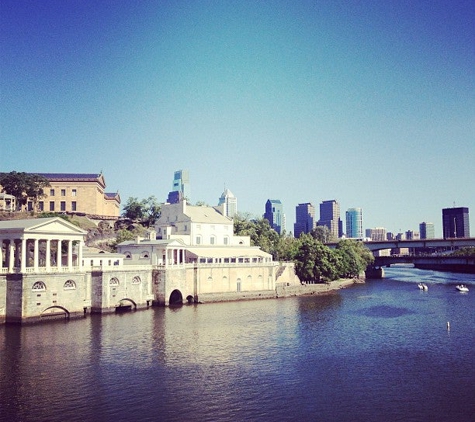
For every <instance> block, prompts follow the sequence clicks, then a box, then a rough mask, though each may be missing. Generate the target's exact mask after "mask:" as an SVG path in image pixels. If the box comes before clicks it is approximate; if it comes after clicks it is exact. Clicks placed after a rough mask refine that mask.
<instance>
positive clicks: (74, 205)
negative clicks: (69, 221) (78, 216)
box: [71, 201, 77, 211]
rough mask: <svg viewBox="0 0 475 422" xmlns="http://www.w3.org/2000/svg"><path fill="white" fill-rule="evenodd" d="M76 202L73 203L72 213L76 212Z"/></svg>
mask: <svg viewBox="0 0 475 422" xmlns="http://www.w3.org/2000/svg"><path fill="white" fill-rule="evenodd" d="M76 208H77V206H76V201H73V202H71V211H76Z"/></svg>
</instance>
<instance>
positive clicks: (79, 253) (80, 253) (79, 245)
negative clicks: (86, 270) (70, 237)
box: [78, 240, 83, 271]
mask: <svg viewBox="0 0 475 422" xmlns="http://www.w3.org/2000/svg"><path fill="white" fill-rule="evenodd" d="M82 244H83V241H82V240H80V241H79V242H78V267H79V271H81V269H82Z"/></svg>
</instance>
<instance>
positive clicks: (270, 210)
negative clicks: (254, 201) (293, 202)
mask: <svg viewBox="0 0 475 422" xmlns="http://www.w3.org/2000/svg"><path fill="white" fill-rule="evenodd" d="M264 218H265V219H266V220H267V221H268V222H269V224H270V226H271V227H272V228H273V229H274V230H275V231H276V232H277V233H279V234H282V233H283V231H284V224H285V220H284V209H283V206H282V202H280V200H279V199H268V200H267V202H266V212H265V213H264Z"/></svg>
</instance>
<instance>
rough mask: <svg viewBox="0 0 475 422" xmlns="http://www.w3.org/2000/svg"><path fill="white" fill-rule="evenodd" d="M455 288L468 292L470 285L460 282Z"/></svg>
mask: <svg viewBox="0 0 475 422" xmlns="http://www.w3.org/2000/svg"><path fill="white" fill-rule="evenodd" d="M455 288H456V289H457V290H458V291H459V292H462V293H467V292H468V287H467V286H466V285H465V284H458V285H457V286H455Z"/></svg>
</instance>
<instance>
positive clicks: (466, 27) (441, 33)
mask: <svg viewBox="0 0 475 422" xmlns="http://www.w3.org/2000/svg"><path fill="white" fill-rule="evenodd" d="M474 22H475V3H474V2H473V1H472V0H467V1H462V0H446V1H439V0H426V1H422V0H407V1H406V0H398V1H394V0H374V1H370V0H360V1H356V0H355V1H352V0H342V1H339V0H313V1H303V0H302V1H298V0H289V1H271V0H269V1H258V0H253V1H244V0H241V1H226V0H216V1H199V0H198V1H192V0H188V1H176V0H173V1H159V0H140V1H130V0H101V1H87V0H41V1H33V0H31V1H23V0H1V1H0V24H1V27H0V36H1V39H0V72H1V73H0V88H1V91H0V101H1V102H0V171H6V172H9V171H13V170H15V171H25V172H38V173H41V172H44V173H47V172H51V173H53V172H74V173H95V172H98V173H99V172H101V171H103V173H104V176H105V179H106V183H107V191H111V192H114V191H117V190H118V191H119V192H120V194H121V197H122V202H123V203H125V202H126V200H127V199H128V198H129V197H131V196H133V197H138V198H139V199H142V198H146V197H148V196H150V195H155V196H156V197H157V199H158V200H159V201H165V200H166V198H167V194H168V192H169V191H170V190H171V187H172V181H173V173H174V171H175V170H179V169H187V170H189V172H190V181H191V198H190V199H191V201H192V202H193V203H194V202H196V201H205V202H206V203H208V204H210V205H217V203H218V198H219V197H220V195H221V193H222V192H223V190H224V186H226V188H229V189H230V190H231V191H232V192H233V193H234V194H235V195H236V197H237V198H238V209H239V211H242V212H249V213H251V214H252V215H256V216H257V215H259V216H260V215H262V214H263V213H264V205H265V202H266V201H267V199H280V200H281V201H282V203H283V205H284V212H285V213H286V216H287V230H291V231H293V223H294V221H295V206H296V205H297V204H298V203H303V202H311V203H313V204H314V205H315V206H316V208H317V216H318V206H319V203H320V202H321V201H323V200H329V199H336V200H338V202H339V203H340V207H341V210H342V219H343V220H344V213H345V211H346V209H348V208H350V207H361V208H363V226H364V228H371V227H385V228H386V229H387V230H388V231H393V232H399V231H406V230H418V227H419V223H420V222H422V221H428V222H433V223H434V224H435V228H436V235H439V236H440V235H441V234H442V230H441V226H442V223H441V220H442V211H441V210H442V208H446V207H452V206H453V205H454V203H455V205H456V206H465V207H469V208H470V212H471V220H472V221H471V223H472V228H471V233H472V235H474V230H475V229H474V227H475V25H474Z"/></svg>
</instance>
